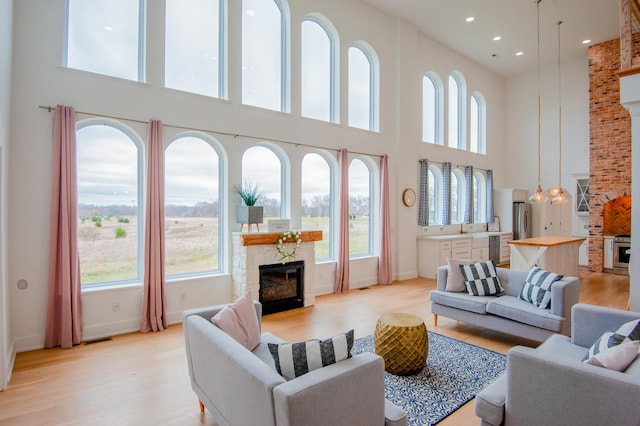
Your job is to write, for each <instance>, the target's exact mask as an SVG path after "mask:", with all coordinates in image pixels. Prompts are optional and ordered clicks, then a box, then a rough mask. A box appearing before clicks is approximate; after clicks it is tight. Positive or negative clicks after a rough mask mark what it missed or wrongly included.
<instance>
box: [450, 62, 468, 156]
mask: <svg viewBox="0 0 640 426" xmlns="http://www.w3.org/2000/svg"><path fill="white" fill-rule="evenodd" d="M466 91H467V90H466V84H465V81H464V78H463V77H462V74H460V73H459V72H457V71H454V72H452V73H451V74H449V98H448V99H449V109H448V111H449V118H448V120H449V126H448V129H449V147H451V148H457V149H466V141H465V137H466V126H465V123H466V118H467V116H466V112H465V111H466V103H465V100H466V96H467V95H466Z"/></svg>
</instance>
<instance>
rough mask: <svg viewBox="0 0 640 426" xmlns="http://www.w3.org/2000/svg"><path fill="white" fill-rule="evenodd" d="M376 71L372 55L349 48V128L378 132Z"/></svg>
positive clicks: (358, 48)
mask: <svg viewBox="0 0 640 426" xmlns="http://www.w3.org/2000/svg"><path fill="white" fill-rule="evenodd" d="M377 86H378V84H377V70H376V63H375V61H373V54H372V53H371V52H369V51H366V52H365V50H364V48H363V47H360V46H351V47H350V48H349V126H351V127H358V128H360V129H365V130H373V131H377V130H378V119H377V90H378V89H377Z"/></svg>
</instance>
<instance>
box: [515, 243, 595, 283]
mask: <svg viewBox="0 0 640 426" xmlns="http://www.w3.org/2000/svg"><path fill="white" fill-rule="evenodd" d="M584 240H586V238H584V237H562V236H548V237H537V238H525V239H522V240H512V241H509V242H508V243H509V245H510V246H511V269H518V270H521V271H529V270H530V269H531V268H532V267H534V266H538V267H539V268H542V269H546V270H547V271H551V272H555V273H557V274H562V275H565V276H573V277H577V276H578V262H579V260H578V258H579V248H580V244H582V242H583V241H584Z"/></svg>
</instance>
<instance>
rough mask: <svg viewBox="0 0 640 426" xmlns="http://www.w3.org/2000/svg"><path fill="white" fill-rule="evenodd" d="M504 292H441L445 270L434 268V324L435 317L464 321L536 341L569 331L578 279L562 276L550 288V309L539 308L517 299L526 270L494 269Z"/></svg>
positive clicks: (444, 280)
mask: <svg viewBox="0 0 640 426" xmlns="http://www.w3.org/2000/svg"><path fill="white" fill-rule="evenodd" d="M496 272H497V275H498V279H499V280H500V283H501V284H502V287H504V292H502V293H499V294H497V295H495V296H472V295H469V294H467V293H466V292H462V293H458V292H449V291H445V286H446V282H447V275H448V267H447V266H441V267H439V268H438V276H437V286H438V288H437V290H432V291H431V292H430V294H429V298H430V300H431V313H432V314H433V315H434V324H435V325H437V324H438V315H442V316H445V317H448V318H452V319H455V320H459V321H464V322H468V323H471V324H475V325H479V326H482V327H485V328H489V329H492V330H496V331H501V332H504V333H508V334H512V335H515V336H520V337H524V338H527V339H530V340H534V341H537V342H543V341H545V340H546V339H547V338H548V337H549V336H551V335H553V334H556V333H559V334H564V335H569V333H570V331H571V307H572V306H573V305H575V304H576V303H578V296H579V291H580V280H579V279H578V278H577V277H564V278H562V279H561V280H559V281H557V282H556V283H555V284H554V285H553V287H551V307H550V309H539V308H538V307H536V306H534V305H532V304H531V303H529V302H526V301H524V300H521V299H519V298H518V295H519V294H520V290H522V287H523V286H524V283H525V280H526V278H527V274H528V273H529V272H527V271H516V270H513V269H507V268H496Z"/></svg>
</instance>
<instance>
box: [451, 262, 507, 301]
mask: <svg viewBox="0 0 640 426" xmlns="http://www.w3.org/2000/svg"><path fill="white" fill-rule="evenodd" d="M460 270H461V271H462V276H463V277H464V285H465V286H466V287H467V293H469V294H471V295H473V296H490V295H493V294H498V293H501V292H503V291H504V288H502V285H501V284H500V280H499V279H498V273H497V272H496V265H494V264H493V261H492V260H486V261H484V262H479V263H474V264H471V265H460Z"/></svg>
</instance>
